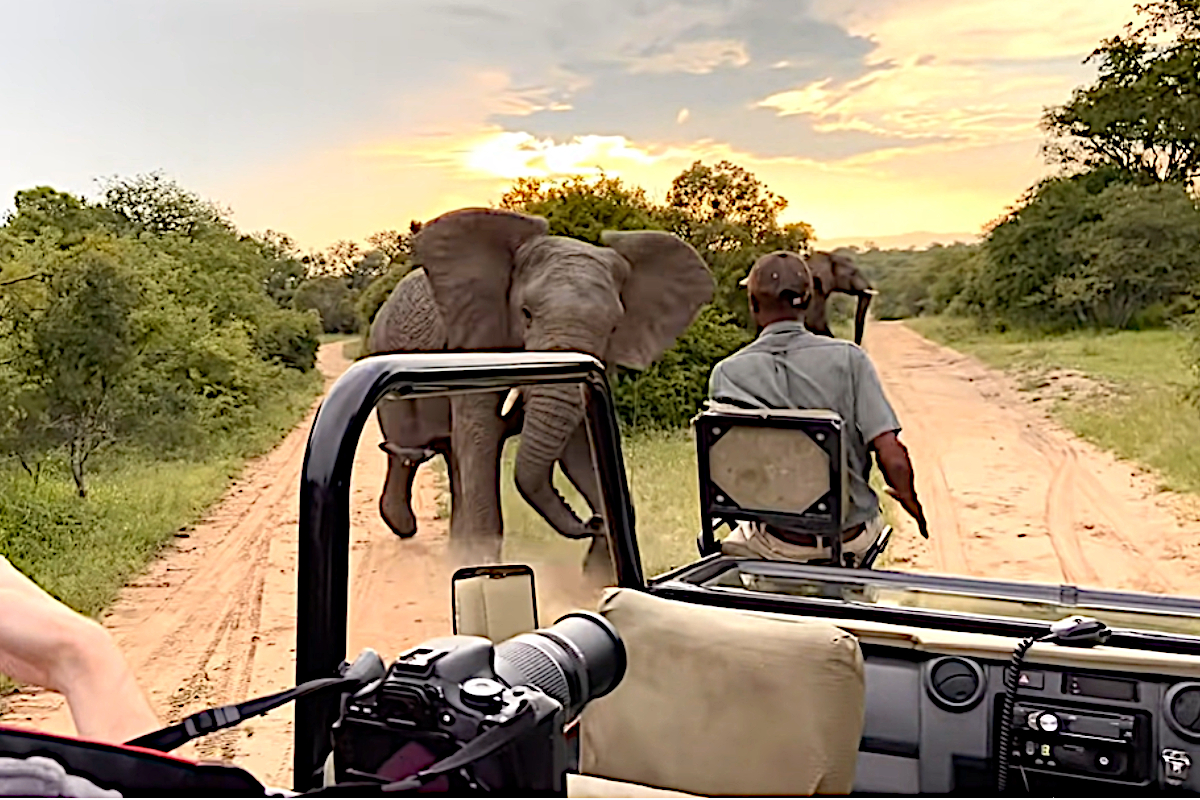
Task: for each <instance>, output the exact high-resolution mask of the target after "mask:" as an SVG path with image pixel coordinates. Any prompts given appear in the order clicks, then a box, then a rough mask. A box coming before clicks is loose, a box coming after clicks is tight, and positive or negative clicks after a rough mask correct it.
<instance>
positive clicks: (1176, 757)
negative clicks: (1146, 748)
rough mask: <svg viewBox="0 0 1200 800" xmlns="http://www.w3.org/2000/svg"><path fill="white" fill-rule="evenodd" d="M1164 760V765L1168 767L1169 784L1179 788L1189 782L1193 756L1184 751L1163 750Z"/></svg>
mask: <svg viewBox="0 0 1200 800" xmlns="http://www.w3.org/2000/svg"><path fill="white" fill-rule="evenodd" d="M1162 759H1163V765H1164V766H1165V767H1166V779H1167V783H1168V784H1170V785H1171V786H1179V785H1180V784H1181V783H1183V782H1184V781H1186V780H1187V777H1188V773H1189V772H1190V771H1191V768H1192V759H1191V756H1189V755H1188V754H1187V753H1185V752H1183V751H1182V750H1163V751H1162Z"/></svg>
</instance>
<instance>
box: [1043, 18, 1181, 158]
mask: <svg viewBox="0 0 1200 800" xmlns="http://www.w3.org/2000/svg"><path fill="white" fill-rule="evenodd" d="M1138 10H1139V11H1140V12H1141V13H1143V14H1144V15H1146V16H1147V18H1148V19H1147V21H1146V22H1145V23H1144V24H1143V25H1142V26H1141V27H1138V28H1134V26H1133V25H1132V24H1130V25H1128V26H1126V30H1125V33H1124V34H1123V35H1117V36H1113V37H1111V38H1109V39H1105V40H1104V41H1103V42H1102V43H1101V44H1100V46H1099V47H1098V48H1097V49H1096V50H1095V51H1094V52H1093V53H1092V54H1091V55H1090V56H1089V57H1088V60H1089V61H1095V62H1097V65H1098V67H1099V75H1098V78H1097V80H1096V82H1095V83H1093V84H1092V85H1090V86H1083V87H1079V88H1078V89H1076V90H1075V91H1074V93H1073V94H1072V96H1071V100H1070V101H1069V102H1067V103H1065V104H1064V105H1062V106H1059V107H1055V108H1051V109H1048V110H1047V111H1046V113H1045V115H1044V116H1043V120H1042V124H1043V127H1044V128H1045V129H1046V130H1047V131H1048V132H1049V133H1050V134H1051V135H1052V137H1053V138H1052V140H1051V141H1050V142H1049V144H1048V146H1047V148H1046V149H1047V153H1048V154H1049V155H1050V156H1051V158H1053V159H1055V160H1057V161H1059V162H1060V163H1062V164H1064V165H1066V166H1071V167H1082V168H1083V169H1085V170H1086V169H1092V168H1095V167H1098V166H1115V167H1116V168H1117V169H1119V170H1121V171H1123V172H1124V173H1126V174H1127V175H1130V176H1136V177H1138V178H1141V179H1146V180H1151V181H1165V182H1186V181H1189V180H1191V179H1193V178H1195V177H1197V176H1198V175H1200V7H1198V6H1197V3H1196V2H1195V0H1155V2H1150V3H1148V4H1146V5H1145V6H1142V7H1139V9H1138Z"/></svg>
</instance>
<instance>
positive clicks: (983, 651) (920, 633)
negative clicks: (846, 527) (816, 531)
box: [648, 557, 1200, 796]
mask: <svg viewBox="0 0 1200 800" xmlns="http://www.w3.org/2000/svg"><path fill="white" fill-rule="evenodd" d="M731 561H732V560H730V559H723V558H721V557H717V558H715V559H707V560H705V561H702V562H698V563H697V564H695V565H690V566H689V567H687V568H684V569H683V570H680V571H677V572H674V573H671V574H669V575H667V576H663V577H662V578H659V579H656V580H655V581H653V582H652V583H651V584H650V586H649V587H648V589H649V591H651V592H652V593H655V594H660V595H662V596H666V597H671V598H673V599H677V600H685V601H690V602H699V603H705V604H713V605H722V606H733V607H739V606H740V607H742V608H745V609H746V610H750V611H760V612H767V613H780V612H782V613H791V614H804V615H807V616H812V617H814V618H822V619H824V620H825V621H827V622H831V623H833V624H835V625H839V626H840V627H843V628H845V629H847V630H850V631H851V632H853V633H855V634H856V635H857V636H858V637H859V640H860V645H861V647H862V652H863V656H864V667H865V680H866V694H867V697H866V719H865V726H864V731H863V736H862V740H861V744H860V750H859V761H858V768H857V773H856V782H855V792H856V793H862V794H947V793H949V794H955V793H971V794H979V793H989V794H990V793H993V792H994V791H995V787H996V774H997V773H996V770H997V767H998V757H997V756H998V753H997V751H998V743H999V741H1000V730H999V721H1000V719H1001V716H1002V706H1001V703H1002V700H1003V690H1004V675H1005V671H1006V667H1007V665H1008V664H1009V662H1010V660H1011V657H1012V653H1013V651H1014V650H1015V649H1016V647H1017V646H1018V644H1019V643H1020V642H1021V640H1022V639H1023V638H1025V637H1026V636H1028V635H1032V631H1033V630H1036V629H1037V623H1036V622H1034V623H1030V622H1029V621H1028V620H1025V621H1018V620H1004V619H991V618H987V617H982V616H978V615H974V616H973V615H960V616H959V617H958V618H956V617H955V616H954V615H949V616H948V617H947V616H946V614H945V613H942V614H940V615H932V616H931V617H930V618H929V619H928V620H926V624H924V625H922V624H917V625H913V624H912V623H913V622H914V620H916V621H917V622H918V623H919V622H920V620H919V619H918V618H919V616H920V615H919V614H916V615H915V616H914V612H912V611H911V610H907V611H906V610H897V613H896V614H895V615H891V614H890V612H891V611H892V609H886V608H883V609H880V608H875V609H870V608H868V607H869V605H870V604H869V603H865V604H864V603H856V602H855V600H854V598H855V597H861V596H862V593H863V592H864V586H865V584H866V583H869V582H870V580H869V579H864V578H860V577H858V576H855V577H853V578H847V579H846V580H842V579H841V578H840V576H838V573H841V575H844V574H845V571H837V570H834V571H832V572H828V571H827V572H825V573H824V574H823V577H822V578H821V579H820V580H817V579H816V578H814V576H815V575H819V574H822V573H821V570H820V569H816V571H814V568H811V567H807V566H797V567H796V569H795V570H793V572H794V573H795V576H797V577H796V581H797V582H804V583H806V584H807V585H808V587H809V591H807V592H799V591H795V592H792V593H790V594H789V593H773V592H771V591H764V590H762V588H761V587H760V588H759V589H758V590H752V589H747V588H745V584H746V583H747V582H746V581H745V580H744V575H743V576H742V578H741V579H740V581H739V583H741V584H742V585H741V586H738V585H735V583H734V582H732V581H730V580H729V576H730V574H731V571H730V567H731V564H730V562H731ZM759 564H761V562H754V563H753V564H750V563H744V564H742V565H741V571H742V572H743V573H757V574H758V575H760V576H761V575H763V574H765V573H768V572H771V573H772V574H773V575H774V577H775V578H776V579H779V578H780V577H781V576H783V575H784V574H785V573H786V572H787V571H788V570H789V569H791V567H790V566H781V565H778V564H772V565H770V568H769V569H766V568H763V569H758V568H757V566H758V565H759ZM734 571H737V570H734ZM850 572H854V571H850ZM801 576H802V577H801ZM833 576H838V577H833ZM907 577H908V578H910V579H911V577H912V576H907ZM870 578H871V579H875V580H878V579H879V578H880V575H879V574H878V573H877V574H874V575H872V576H870ZM885 580H886V578H885ZM938 580H940V579H939V578H934V579H932V583H931V584H929V585H932V586H936V585H937V581H938ZM960 583H961V582H960ZM813 587H816V589H815V590H814V588H813ZM959 588H960V589H961V588H964V587H959ZM1042 588H1044V587H1042ZM1020 589H1021V587H1017V590H1018V592H1019V590H1020ZM1030 591H1032V589H1030ZM868 594H869V593H868ZM1075 597H1076V599H1078V596H1075ZM1012 599H1013V598H1009V600H1012ZM1084 600H1085V604H1086V600H1087V598H1086V596H1085V597H1084ZM1026 602H1028V600H1027V599H1026ZM872 610H873V611H875V612H878V613H879V614H880V615H882V618H881V617H880V616H878V615H877V616H876V618H875V619H869V617H870V616H871V613H868V612H869V611H872ZM1030 613H1033V614H1036V613H1037V612H1036V610H1034V611H1031V612H1030ZM1075 613H1080V614H1086V613H1088V610H1087V609H1086V608H1077V609H1076V611H1075ZM1121 613H1122V614H1124V616H1123V617H1122V618H1123V619H1125V618H1129V616H1130V614H1131V613H1132V612H1130V611H1129V609H1128V608H1124V609H1122V611H1121ZM1155 613H1166V612H1165V610H1164V609H1156V611H1155ZM1193 613H1195V612H1194V611H1193ZM888 616H895V617H896V618H897V620H899V621H898V622H890V621H884V620H885V619H886V618H887V617H888ZM1063 616H1065V614H1063ZM1193 619H1194V618H1193ZM1022 624H1024V625H1025V628H1024V630H1027V631H1029V632H1023V628H1022ZM1172 624H1174V623H1172ZM1030 625H1032V627H1029V626H1030ZM1042 630H1043V631H1044V627H1043V628H1042ZM1113 641H1116V642H1118V643H1119V646H1112V645H1111V644H1109V645H1105V646H1099V647H1094V648H1075V647H1062V646H1058V645H1049V644H1038V645H1035V646H1034V647H1033V648H1031V649H1030V650H1029V652H1028V653H1027V655H1026V658H1025V662H1024V666H1023V668H1022V669H1021V672H1020V679H1019V681H1018V687H1017V692H1016V696H1015V702H1014V713H1013V725H1012V737H1011V746H1010V749H1009V753H1010V756H1009V767H1008V768H1009V772H1008V775H1009V777H1008V789H1009V791H1015V792H1017V793H1033V794H1041V795H1047V794H1071V795H1083V794H1087V795H1090V796H1095V795H1100V794H1114V793H1115V794H1123V795H1129V794H1135V793H1142V792H1154V793H1162V792H1171V793H1181V794H1192V793H1196V792H1197V791H1200V776H1198V775H1197V774H1196V769H1195V768H1194V767H1193V762H1194V761H1195V760H1196V759H1197V758H1200V647H1197V646H1198V645H1200V640H1196V639H1195V638H1194V637H1189V636H1185V635H1180V634H1170V635H1165V634H1163V635H1160V634H1158V633H1156V632H1153V631H1151V632H1144V633H1130V632H1128V631H1122V632H1121V635H1120V636H1114V639H1113Z"/></svg>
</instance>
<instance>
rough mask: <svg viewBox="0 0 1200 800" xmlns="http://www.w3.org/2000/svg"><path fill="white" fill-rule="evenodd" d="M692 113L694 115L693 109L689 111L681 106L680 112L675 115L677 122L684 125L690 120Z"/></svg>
mask: <svg viewBox="0 0 1200 800" xmlns="http://www.w3.org/2000/svg"><path fill="white" fill-rule="evenodd" d="M691 115H692V112H691V111H688V110H687V109H686V108H681V109H679V113H678V114H676V115H675V122H676V123H678V124H680V125H682V124H683V123H685V122H687V121H688V117H690V116H691Z"/></svg>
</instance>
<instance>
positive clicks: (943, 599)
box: [295, 353, 1200, 796]
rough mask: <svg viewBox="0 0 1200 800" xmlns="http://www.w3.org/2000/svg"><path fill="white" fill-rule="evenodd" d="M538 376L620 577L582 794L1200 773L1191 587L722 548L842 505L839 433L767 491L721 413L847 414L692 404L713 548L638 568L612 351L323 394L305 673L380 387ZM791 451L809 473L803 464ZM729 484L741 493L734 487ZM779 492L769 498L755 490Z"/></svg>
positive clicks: (321, 724)
mask: <svg viewBox="0 0 1200 800" xmlns="http://www.w3.org/2000/svg"><path fill="white" fill-rule="evenodd" d="M546 382H558V383H561V382H576V383H578V384H580V385H581V386H582V387H584V390H585V391H586V392H587V394H588V397H589V402H588V404H587V407H588V416H587V427H588V432H589V436H590V439H591V443H592V449H593V455H594V460H595V466H596V468H597V470H598V473H599V475H600V478H601V484H602V492H603V502H604V506H605V512H604V518H605V521H606V523H607V525H606V535H607V537H608V544H609V547H610V550H611V553H612V561H613V565H614V573H615V574H614V576H613V577H614V580H613V587H612V588H611V589H610V590H609V591H608V593H607V594H606V596H605V597H604V599H603V601H602V602H601V604H600V607H599V609H598V611H599V613H600V615H601V616H603V617H604V618H605V619H606V620H607V621H608V622H609V623H611V625H612V626H613V627H614V628H615V630H616V632H617V633H618V634H619V636H620V638H621V640H622V643H623V647H624V649H625V652H626V657H627V667H626V669H625V671H624V675H623V676H622V678H621V680H620V682H619V684H617V685H616V687H615V688H614V689H612V690H611V691H610V692H609V693H608V694H607V695H605V696H603V697H599V698H596V699H592V700H591V701H590V702H589V703H587V705H586V707H585V708H583V710H582V713H581V714H580V715H579V717H578V719H577V720H576V721H575V724H574V725H573V726H572V728H571V731H570V732H571V734H572V735H571V737H570V739H569V741H571V742H573V746H574V748H575V753H574V763H575V772H576V774H573V775H572V776H571V780H569V781H568V788H569V790H570V791H571V793H573V794H584V793H587V792H588V791H589V788H588V787H589V784H588V782H587V780H586V777H587V776H594V777H597V778H601V779H607V780H610V781H620V782H624V783H626V784H632V785H633V786H632V787H628V786H627V787H625V788H624V789H618V788H614V784H604V783H601V784H600V785H599V788H598V789H596V791H598V793H599V794H602V795H611V794H613V793H622V792H624V791H632V792H633V793H635V794H636V793H638V792H643V793H647V792H648V790H646V789H645V788H644V787H654V788H657V789H662V790H674V791H678V792H684V793H689V794H695V795H731V794H732V795H780V794H781V795H808V794H814V793H820V794H826V793H834V794H836V793H864V794H945V793H969V794H981V793H982V794H991V793H994V792H996V791H1004V792H1009V793H1011V792H1016V793H1034V794H1068V795H1088V796H1095V795H1098V794H1109V793H1116V794H1121V795H1129V794H1135V793H1141V792H1150V793H1161V792H1183V793H1194V792H1195V790H1196V789H1197V788H1200V775H1198V774H1197V772H1196V770H1195V769H1193V761H1194V760H1195V758H1196V756H1197V755H1200V635H1198V634H1200V604H1198V603H1197V602H1195V601H1192V600H1187V599H1177V598H1171V597H1162V596H1154V595H1147V594H1135V593H1127V592H1109V591H1096V590H1092V589H1085V588H1077V587H1071V586H1054V585H1042V584H1036V583H1025V582H1015V581H990V580H975V579H967V578H960V577H952V576H941V575H923V574H910V573H901V572H896V571H888V570H880V569H847V568H844V567H838V566H834V565H826V566H821V565H811V564H794V563H785V562H776V561H770V562H768V561H758V560H749V559H734V558H729V557H726V556H723V555H721V553H720V552H719V547H717V546H716V543H715V539H714V529H715V526H714V525H710V524H707V523H708V522H710V521H711V522H715V521H716V520H717V519H731V518H738V517H739V516H740V517H741V518H746V519H754V518H760V519H772V518H774V519H789V518H801V517H804V516H805V515H808V516H810V517H811V516H812V515H813V514H816V516H817V517H818V518H819V519H818V522H819V521H820V519H825V520H826V521H829V520H831V519H833V518H834V517H836V515H837V514H838V513H840V511H839V508H838V507H839V502H840V487H841V486H842V485H844V484H843V476H841V475H840V474H839V472H840V470H841V469H843V467H842V463H843V462H842V461H841V460H840V458H839V456H838V449H837V447H836V446H833V447H832V449H830V448H829V447H828V446H827V447H826V448H825V449H824V450H823V451H822V452H821V453H818V454H817V455H818V456H820V455H824V456H825V458H824V462H823V463H825V465H826V466H827V467H828V469H829V471H830V472H829V474H830V475H831V476H832V477H831V478H830V479H829V483H828V484H826V485H825V486H824V487H823V488H822V490H820V491H815V492H813V491H809V496H808V497H802V498H800V499H799V500H797V499H796V498H794V497H793V498H789V497H788V496H787V493H786V492H782V491H778V487H772V488H771V489H765V490H763V489H761V483H760V490H758V491H757V493H755V490H754V489H753V488H752V487H751V488H746V487H737V488H735V487H734V486H733V484H736V483H738V481H739V480H740V479H739V474H740V475H741V478H746V477H747V475H748V476H749V479H750V480H749V483H750V484H752V485H753V484H755V481H761V475H758V477H756V476H755V474H754V471H753V470H750V471H749V472H748V473H747V472H746V470H744V469H743V470H742V471H741V472H740V473H739V470H738V469H730V468H728V467H727V464H726V461H728V458H726V460H725V461H722V458H725V457H724V456H721V454H720V453H719V452H718V450H719V448H717V447H715V445H716V444H718V443H719V442H720V441H721V437H720V434H721V429H722V428H725V429H728V428H730V426H740V427H741V428H743V430H740V431H737V432H736V433H737V435H738V436H740V437H743V438H744V439H745V441H743V442H742V443H741V444H740V445H739V446H738V447H735V448H725V449H726V450H731V451H733V452H741V453H745V452H747V451H750V452H753V453H754V455H755V456H756V457H758V458H760V459H761V457H762V456H763V454H764V452H771V451H772V450H771V448H770V447H764V446H762V444H761V443H762V442H763V441H767V440H773V441H774V451H776V452H780V453H787V452H792V453H795V452H796V451H803V450H804V448H806V447H809V448H811V446H812V443H813V442H815V441H816V440H817V433H819V432H822V431H825V432H831V431H832V432H836V429H837V420H836V419H825V420H821V419H808V418H803V417H801V418H796V417H788V415H762V414H743V415H742V416H740V417H739V416H737V415H736V414H722V413H719V412H712V413H709V414H707V415H701V417H700V418H699V419H698V420H697V426H696V432H697V442H698V456H699V458H698V463H699V465H700V472H701V475H700V476H698V481H699V482H700V489H701V500H702V503H701V504H702V514H703V516H704V521H705V524H704V525H703V526H702V528H701V531H702V533H701V537H700V547H699V549H700V550H701V551H702V552H699V553H697V557H696V559H695V561H694V562H692V563H689V564H686V565H684V566H681V567H679V568H677V569H674V570H671V571H669V572H667V573H666V574H660V575H646V574H645V572H644V569H643V564H642V560H641V557H640V555H639V534H640V536H641V537H647V536H652V535H653V532H652V531H645V530H639V528H638V526H637V524H636V516H635V509H634V508H633V506H632V503H631V500H630V489H629V485H628V482H627V474H626V470H625V465H624V461H623V454H622V450H621V439H620V431H619V428H618V424H617V419H616V416H615V412H614V406H613V400H612V397H611V395H610V393H609V386H608V383H607V380H606V378H605V374H604V371H603V368H602V365H601V364H599V363H598V362H596V361H595V360H593V359H591V358H589V357H586V356H582V355H574V354H568V353H542V354H538V353H505V354H439V355H436V356H425V355H421V356H381V357H374V358H369V359H365V360H363V361H360V362H359V363H357V364H355V366H354V367H353V368H352V369H351V370H350V371H348V372H347V373H346V374H345V375H344V376H343V377H342V379H341V380H340V381H339V382H338V383H337V384H336V385H335V386H334V387H333V389H332V391H331V392H330V394H329V396H328V398H327V400H326V401H325V404H324V406H323V407H322V409H321V412H320V414H319V415H318V417H317V419H316V422H315V424H314V427H313V430H312V435H311V439H310V442H309V450H308V455H307V461H306V467H305V472H304V478H303V481H304V483H303V487H302V507H301V517H300V525H301V550H300V588H301V592H300V606H299V609H298V612H299V620H298V622H299V626H298V630H299V638H298V641H297V679H298V681H299V682H301V683H303V682H305V681H309V680H314V679H318V678H323V677H329V676H333V675H336V674H337V670H338V667H339V664H340V663H341V662H342V661H343V659H344V658H345V657H346V653H345V644H344V643H345V641H346V633H347V631H346V597H347V585H346V583H347V530H348V513H349V485H350V469H351V463H352V459H353V454H354V450H355V446H356V444H357V441H358V438H359V436H360V433H361V431H362V428H363V424H364V422H365V420H366V419H367V416H368V414H370V413H371V410H372V408H373V407H374V405H375V403H377V402H378V401H379V399H380V398H381V397H383V396H384V395H385V394H386V393H387V392H390V391H394V392H397V393H399V394H400V395H402V396H410V397H416V396H422V395H428V394H445V393H455V392H481V391H494V392H498V393H500V394H503V393H504V392H506V391H507V390H509V389H510V388H512V387H514V386H525V385H529V384H533V383H546ZM806 438H807V439H809V440H810V441H809V443H808V444H805V439H806ZM830 438H833V439H836V438H837V437H836V436H833V437H830ZM783 441H786V442H788V443H790V444H789V445H788V446H784V447H780V446H779V445H780V443H781V442H783ZM755 442H757V443H759V444H757V445H755V444H754V443H755ZM748 443H749V444H748ZM816 449H817V450H821V448H820V447H818V448H816ZM793 460H794V461H796V462H804V463H808V464H809V465H810V467H809V469H810V474H815V473H814V470H813V468H812V467H811V464H812V463H814V460H813V459H811V458H807V457H806V458H794V459H793ZM815 463H817V464H818V465H819V464H821V463H822V459H821V458H820V457H818V458H816V459H815ZM801 471H802V470H801ZM819 471H820V470H819V468H817V469H816V470H815V472H819ZM793 473H795V470H793ZM793 473H787V472H786V471H785V473H783V474H784V476H785V477H786V475H787V474H793ZM797 474H798V473H797ZM779 477H780V476H779V474H776V475H775V480H776V481H778V479H779ZM768 482H769V481H768ZM723 489H727V490H728V491H725V492H723V491H722V490H723ZM739 491H740V492H742V495H741V496H743V497H749V496H750V495H753V499H751V500H749V501H746V502H743V503H742V504H741V505H740V506H739V504H738V503H737V502H731V501H730V500H729V497H728V495H733V494H734V493H736V492H739ZM803 491H806V490H805V489H804V488H803V487H797V494H800V493H802V492H803ZM747 492H748V493H749V494H747ZM772 498H774V501H773V502H775V506H774V507H766V505H767V504H769V503H770V502H772ZM821 501H825V508H824V510H822V509H821V508H820V506H821V505H822V502H821ZM822 514H824V515H825V516H824V517H822V516H821V515H822ZM933 535H936V531H935V532H934V534H933ZM505 574H506V575H507V576H508V577H509V578H510V579H511V578H512V577H514V576H515V577H520V576H521V575H522V574H524V573H522V571H520V570H516V571H509V572H508V573H505ZM510 602H511V601H510ZM491 610H492V611H493V612H494V613H495V614H499V613H500V611H501V610H502V609H501V608H495V609H491ZM461 632H462V631H461V630H460V633H461ZM482 632H484V633H486V631H482ZM497 638H499V637H497ZM1006 678H1007V681H1006ZM338 714H339V708H338V704H337V702H336V698H329V697H317V696H313V697H306V698H302V699H301V700H299V701H298V704H297V708H296V729H295V743H296V751H295V781H296V788H298V789H301V788H308V787H309V786H311V785H312V784H311V781H313V780H314V778H313V776H314V775H316V774H318V773H319V771H320V767H321V765H322V764H323V763H324V762H325V761H326V759H327V756H328V755H329V753H330V749H331V745H330V740H329V735H328V732H329V730H330V728H331V726H333V725H334V723H335V721H336V720H337V718H338ZM1005 721H1007V722H1008V723H1009V725H1007V726H1006V725H1004V724H1003V723H1004V722H1005Z"/></svg>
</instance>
